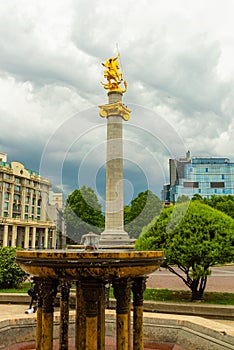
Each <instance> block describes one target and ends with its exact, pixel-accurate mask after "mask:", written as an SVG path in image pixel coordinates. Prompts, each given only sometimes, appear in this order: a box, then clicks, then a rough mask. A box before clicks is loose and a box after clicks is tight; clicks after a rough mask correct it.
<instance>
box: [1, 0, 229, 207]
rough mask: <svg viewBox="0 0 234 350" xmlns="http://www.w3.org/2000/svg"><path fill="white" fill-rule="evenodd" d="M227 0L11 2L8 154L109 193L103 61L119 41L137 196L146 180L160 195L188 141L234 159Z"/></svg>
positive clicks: (130, 183)
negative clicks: (105, 172) (102, 112)
mask: <svg viewBox="0 0 234 350" xmlns="http://www.w3.org/2000/svg"><path fill="white" fill-rule="evenodd" d="M220 4H221V2H220V3H219V2H218V1H215V2H213V1H210V0H207V1H206V2H205V3H204V2H203V1H196V2H195V1H194V2H193V1H192V2H189V4H188V2H187V1H185V0H180V1H177V0H175V1H173V2H169V1H165V0H164V1H162V0H158V1H156V2H149V1H147V0H145V1H143V0H140V1H138V2H135V1H133V0H130V1H127V2H126V1H119V2H118V3H114V2H108V1H98V2H97V1H94V0H92V1H85V0H79V1H72V0H68V1H64V0H60V1H56V2H55V1H50V2H46V1H45V0H42V1H40V2H37V1H35V0H32V1H28V0H23V1H22V2H18V1H16V0H12V1H11V2H8V3H7V2H6V3H1V5H0V9H1V11H0V50H1V56H0V93H1V104H0V120H1V139H0V145H1V151H2V152H6V153H8V154H9V158H10V159H11V160H13V159H14V160H15V159H17V160H19V161H22V162H23V163H25V165H26V166H27V167H29V168H38V169H40V171H41V173H42V174H43V175H45V176H48V178H50V179H51V181H53V182H54V183H55V185H57V186H59V187H60V188H63V189H64V191H65V192H69V191H71V190H72V189H73V188H74V187H76V186H81V185H82V184H86V185H89V184H91V185H92V186H94V187H96V188H97V190H98V192H100V196H101V197H102V196H103V184H104V182H105V178H104V177H103V167H104V162H105V123H106V121H105V120H103V119H101V118H100V117H99V116H98V105H99V104H103V103H107V96H106V91H105V90H104V89H103V88H102V86H101V84H100V81H101V80H103V79H104V78H103V67H102V65H101V62H103V61H105V59H106V58H108V57H110V56H114V55H115V54H116V53H117V47H116V43H118V45H119V46H118V47H119V49H120V52H121V62H120V63H121V69H122V70H123V72H124V75H125V77H126V80H127V81H128V84H129V89H128V91H127V93H126V94H125V95H124V97H123V100H124V103H125V104H127V105H128V106H131V108H132V110H133V112H132V116H131V119H130V121H129V122H128V123H124V137H125V168H126V169H125V176H126V180H125V181H126V183H125V185H126V188H127V190H126V191H127V193H128V199H127V200H130V198H131V196H132V194H133V193H134V194H135V193H136V192H137V191H140V190H145V189H146V188H145V186H148V187H149V188H150V189H152V190H153V191H154V192H157V194H160V189H161V188H162V185H163V183H164V182H166V181H168V158H170V157H178V156H183V155H184V152H185V151H186V150H187V149H190V150H191V152H192V154H193V155H198V156H199V155H203V154H204V155H206V154H209V155H213V156H216V155H222V156H229V157H230V158H233V154H232V151H231V150H232V149H233V146H234V141H233V137H232V135H233V130H234V125H233V112H234V103H233V101H234V98H233V97H234V82H233V72H234V65H233V60H232V54H233V52H234V46H233V42H232V37H231V35H230V33H232V32H233V26H234V25H233V21H232V18H231V17H230V13H233V7H234V6H233V2H231V1H229V0H228V1H226V3H225V7H224V6H223V5H222V6H221V5H220ZM211 6H212V12H210V11H209V15H208V10H209V7H211ZM221 9H222V17H220V16H219V12H220V10H221ZM143 13H144V16H143ZM218 19H219V22H217V20H218ZM217 23H219V25H218V26H217ZM100 155H101V156H100ZM87 174H88V175H89V176H87ZM91 175H92V176H93V179H92V177H91Z"/></svg>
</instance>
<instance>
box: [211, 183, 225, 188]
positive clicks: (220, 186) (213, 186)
mask: <svg viewBox="0 0 234 350" xmlns="http://www.w3.org/2000/svg"><path fill="white" fill-rule="evenodd" d="M210 187H211V188H223V187H224V182H211V183H210Z"/></svg>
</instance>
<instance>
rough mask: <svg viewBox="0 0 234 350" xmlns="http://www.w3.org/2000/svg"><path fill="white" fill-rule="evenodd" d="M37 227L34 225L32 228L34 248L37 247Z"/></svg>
mask: <svg viewBox="0 0 234 350" xmlns="http://www.w3.org/2000/svg"><path fill="white" fill-rule="evenodd" d="M36 230H37V229H36V227H35V226H33V228H32V248H33V249H35V246H36Z"/></svg>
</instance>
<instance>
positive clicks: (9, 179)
mask: <svg viewBox="0 0 234 350" xmlns="http://www.w3.org/2000/svg"><path fill="white" fill-rule="evenodd" d="M50 187H51V183H50V182H49V181H48V180H47V179H45V178H43V177H41V176H39V174H38V173H37V172H36V171H32V170H29V169H26V168H25V167H24V165H23V164H21V163H19V162H7V155H6V154H5V153H0V245H1V246H12V247H22V248H25V249H28V248H55V247H56V224H55V222H53V221H51V219H50V218H49V217H48V214H47V213H48V205H49V189H50Z"/></svg>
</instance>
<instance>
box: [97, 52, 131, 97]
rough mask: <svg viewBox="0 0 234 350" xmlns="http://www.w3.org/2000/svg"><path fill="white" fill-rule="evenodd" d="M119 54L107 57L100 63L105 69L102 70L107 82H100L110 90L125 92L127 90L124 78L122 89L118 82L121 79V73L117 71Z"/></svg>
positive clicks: (120, 81)
mask: <svg viewBox="0 0 234 350" xmlns="http://www.w3.org/2000/svg"><path fill="white" fill-rule="evenodd" d="M119 56H120V54H119V53H118V55H117V56H116V57H113V58H108V59H107V60H106V62H105V63H102V65H103V66H104V67H106V68H107V69H106V70H104V78H106V79H107V83H102V82H101V83H102V85H103V87H104V88H105V89H107V90H108V91H109V92H110V91H119V92H122V93H123V92H125V91H126V90H127V82H126V80H124V82H123V84H124V89H122V88H121V86H120V84H121V83H122V81H123V74H122V73H121V72H119V69H120V67H119V63H118V58H119Z"/></svg>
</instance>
